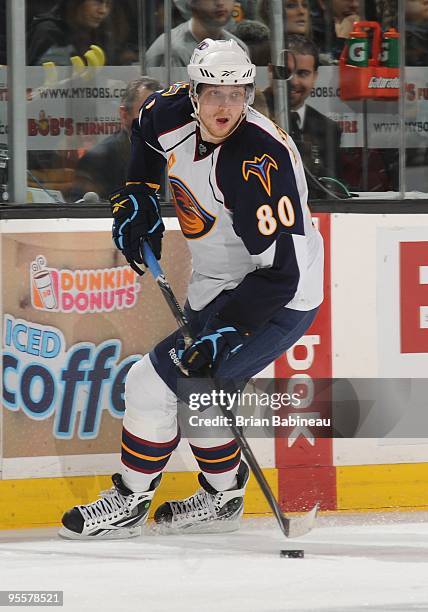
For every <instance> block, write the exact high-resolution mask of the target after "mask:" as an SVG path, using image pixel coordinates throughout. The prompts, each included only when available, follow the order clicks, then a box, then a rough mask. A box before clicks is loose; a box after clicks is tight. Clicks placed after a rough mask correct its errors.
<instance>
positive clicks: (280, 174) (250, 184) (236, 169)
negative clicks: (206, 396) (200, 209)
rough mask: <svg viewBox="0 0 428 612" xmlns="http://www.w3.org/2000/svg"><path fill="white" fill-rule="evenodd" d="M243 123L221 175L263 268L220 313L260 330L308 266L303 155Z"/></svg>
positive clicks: (226, 151)
mask: <svg viewBox="0 0 428 612" xmlns="http://www.w3.org/2000/svg"><path fill="white" fill-rule="evenodd" d="M243 127H244V129H242V130H240V131H239V133H237V134H236V136H235V138H234V139H231V141H235V142H234V143H233V142H230V143H228V144H225V145H224V146H223V149H222V151H221V152H220V154H219V159H218V164H217V181H218V183H219V186H220V189H221V191H222V193H223V195H224V199H225V205H226V206H227V208H229V209H230V211H231V212H232V217H233V227H234V230H235V232H236V234H237V235H238V236H240V238H241V240H242V241H243V243H244V245H245V247H246V249H247V250H248V252H249V253H250V255H251V256H252V259H253V261H254V263H255V264H256V266H257V268H256V270H254V271H253V272H251V273H250V274H248V275H247V276H246V277H245V278H244V279H243V281H242V282H241V283H240V285H239V286H238V287H237V288H236V289H235V290H234V291H233V293H231V296H230V299H229V301H228V302H227V303H226V304H225V306H224V307H223V308H222V309H221V311H220V312H219V313H218V315H219V317H220V318H221V319H223V320H224V321H227V322H229V323H232V324H236V325H237V326H238V327H241V328H243V329H244V330H249V331H254V330H257V329H258V328H260V327H261V326H262V325H263V324H265V323H266V322H267V321H268V320H269V319H270V318H271V317H272V315H273V314H274V313H275V312H276V311H277V310H278V309H279V308H281V307H282V306H285V305H286V304H287V303H288V302H290V301H291V300H292V299H293V297H294V296H295V294H296V291H297V288H298V285H299V281H300V278H301V274H302V271H303V270H304V269H305V267H306V262H305V231H304V218H303V208H302V202H301V197H300V194H299V189H298V187H297V182H296V174H295V170H296V167H298V165H299V164H301V161H300V159H296V158H295V157H294V153H293V151H292V150H291V149H290V148H288V147H287V146H286V145H285V144H282V143H281V142H280V141H278V140H276V139H275V138H273V137H272V136H271V135H270V134H269V133H266V132H264V131H263V130H262V129H261V128H260V127H258V126H256V125H254V124H247V125H245V126H243ZM232 145H234V146H232Z"/></svg>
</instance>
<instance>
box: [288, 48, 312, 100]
mask: <svg viewBox="0 0 428 612" xmlns="http://www.w3.org/2000/svg"><path fill="white" fill-rule="evenodd" d="M295 58H296V69H295V75H294V76H293V78H292V79H290V82H289V97H290V106H291V108H292V109H293V110H295V109H297V108H300V107H301V106H303V103H304V102H305V100H306V98H307V97H308V96H309V95H310V93H311V91H312V88H313V86H314V84H315V81H316V78H317V76H318V73H317V72H315V60H314V58H313V56H312V55H299V54H296V55H295ZM288 67H289V69H290V70H292V69H293V68H294V66H293V63H292V58H290V60H289V65H288Z"/></svg>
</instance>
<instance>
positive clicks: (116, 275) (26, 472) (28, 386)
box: [1, 231, 190, 478]
mask: <svg viewBox="0 0 428 612" xmlns="http://www.w3.org/2000/svg"><path fill="white" fill-rule="evenodd" d="M1 245H2V246H1V250H2V253H1V266H2V284H3V292H2V294H3V308H2V345H3V346H2V351H3V372H2V380H3V385H2V395H3V397H2V405H3V476H4V477H6V478H19V477H29V476H53V475H57V473H56V471H55V469H56V468H52V470H51V471H50V469H49V458H51V459H52V461H54V462H55V463H56V464H58V461H61V458H67V457H68V458H69V460H68V462H67V461H66V462H65V463H64V462H63V465H67V466H68V468H67V470H68V471H69V473H70V474H81V473H90V470H91V466H92V469H93V472H92V473H96V471H95V470H96V469H97V468H96V466H97V465H99V464H100V462H101V457H100V456H106V455H110V454H113V453H118V451H119V447H120V433H121V422H122V417H123V412H124V398H123V393H124V380H125V377H126V374H127V372H128V370H129V368H130V367H131V366H132V364H133V363H134V362H135V361H137V360H138V359H140V357H141V356H142V355H143V354H144V353H146V352H147V351H149V350H150V349H151V348H152V347H153V346H154V345H155V344H156V342H158V341H160V340H161V339H162V338H163V337H165V336H166V335H167V334H168V333H170V332H172V331H173V330H174V329H175V326H176V325H175V321H174V319H173V317H172V315H171V313H170V311H169V309H168V307H167V306H166V304H165V301H164V298H163V297H162V295H161V293H160V291H159V289H158V287H157V285H156V284H155V282H154V281H153V279H152V278H151V276H150V274H149V273H146V274H145V275H144V276H138V275H137V274H136V273H135V272H133V271H132V270H131V269H130V268H129V266H128V265H127V264H126V261H125V260H124V258H123V257H122V255H121V254H120V253H119V252H118V251H116V249H115V248H114V246H113V245H112V242H111V236H110V232H107V231H105V232H104V231H100V232H79V233H77V232H73V231H70V232H46V233H22V234H21V233H16V234H13V233H7V234H3V235H2V241H1ZM163 253H164V254H163V257H162V265H163V267H164V269H165V272H166V274H167V275H168V278H169V279H170V282H171V284H172V285H173V287H174V291H175V292H176V295H177V297H178V299H179V300H180V301H181V303H182V302H183V300H184V298H185V294H186V287H187V281H188V277H189V274H190V256H189V254H188V251H187V246H186V244H185V241H184V239H183V237H182V236H181V233H180V232H178V231H168V232H167V233H166V236H165V242H164V251H163ZM83 455H84V457H82V456H83ZM79 457H80V459H79V460H77V459H76V460H74V459H73V460H72V458H79ZM91 457H92V458H93V459H94V461H93V462H91ZM82 459H84V466H85V467H84V470H80V469H79V467H78V466H79V465H80V464H81V463H82ZM29 466H30V467H29ZM70 466H71V467H70ZM73 466H74V467H73ZM8 468H10V469H8ZM104 472H105V466H104V470H102V469H101V472H99V473H104Z"/></svg>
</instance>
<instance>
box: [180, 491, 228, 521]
mask: <svg viewBox="0 0 428 612" xmlns="http://www.w3.org/2000/svg"><path fill="white" fill-rule="evenodd" d="M214 498H215V495H211V494H210V493H208V492H207V491H205V490H204V489H199V490H198V491H196V493H195V494H194V495H192V496H191V497H187V498H186V499H182V500H175V501H170V502H169V504H170V506H171V510H172V520H173V521H174V520H180V519H183V518H187V517H192V518H193V517H196V516H197V515H199V516H204V518H216V516H217V512H216V509H215V505H214Z"/></svg>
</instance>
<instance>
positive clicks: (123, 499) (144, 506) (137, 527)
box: [59, 474, 161, 540]
mask: <svg viewBox="0 0 428 612" xmlns="http://www.w3.org/2000/svg"><path fill="white" fill-rule="evenodd" d="M111 479H112V481H113V485H114V486H113V487H112V488H111V489H109V490H108V491H103V492H101V494H100V499H97V501H95V502H92V503H91V504H87V505H85V506H75V507H74V508H72V509H71V510H68V511H67V512H66V513H65V514H64V516H63V517H62V524H63V527H62V528H61V529H60V531H59V535H60V536H61V537H63V538H68V539H71V540H82V539H83V540H92V539H100V540H106V539H123V538H134V537H137V536H140V535H141V526H142V525H143V524H144V523H145V522H146V521H147V517H148V515H149V508H150V504H151V502H152V499H153V495H154V494H155V489H156V487H157V486H158V485H159V483H160V480H161V475H159V476H157V477H156V478H154V480H153V481H152V483H151V485H150V489H149V490H148V491H146V492H144V493H133V492H132V491H130V490H129V489H128V488H127V487H126V486H125V485H124V484H123V482H122V476H121V475H120V474H113V476H112V478H111Z"/></svg>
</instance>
